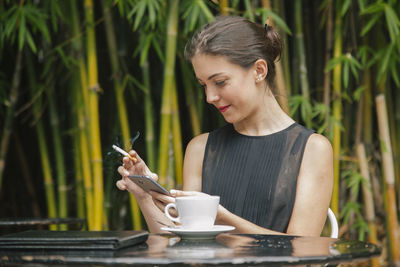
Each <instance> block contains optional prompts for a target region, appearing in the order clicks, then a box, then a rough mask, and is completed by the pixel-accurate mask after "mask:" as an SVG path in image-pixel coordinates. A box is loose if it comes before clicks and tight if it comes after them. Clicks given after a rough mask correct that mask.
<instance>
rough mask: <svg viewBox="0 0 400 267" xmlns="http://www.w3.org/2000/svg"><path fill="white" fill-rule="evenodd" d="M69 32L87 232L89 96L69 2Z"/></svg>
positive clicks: (76, 24)
mask: <svg viewBox="0 0 400 267" xmlns="http://www.w3.org/2000/svg"><path fill="white" fill-rule="evenodd" d="M69 10H70V21H71V31H72V34H73V36H76V37H75V38H73V41H72V47H73V52H74V54H75V57H76V59H77V62H78V75H79V83H80V85H77V86H74V88H77V90H76V94H75V101H76V103H77V104H76V105H77V107H78V108H77V123H78V133H77V135H78V137H77V138H78V139H79V146H80V148H79V153H80V158H81V161H82V175H83V185H84V191H85V207H86V209H85V210H86V220H87V226H88V229H89V230H92V229H93V225H94V216H93V212H94V207H93V201H94V197H93V182H92V169H91V164H90V153H89V151H90V149H89V141H88V137H89V129H88V125H87V121H88V120H89V108H88V106H89V100H88V98H89V96H88V90H87V88H88V83H87V74H86V64H85V61H84V57H83V54H84V53H83V46H82V41H81V38H80V31H79V19H78V11H77V6H76V1H75V0H71V1H69Z"/></svg>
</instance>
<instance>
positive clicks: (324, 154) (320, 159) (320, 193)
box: [287, 134, 333, 236]
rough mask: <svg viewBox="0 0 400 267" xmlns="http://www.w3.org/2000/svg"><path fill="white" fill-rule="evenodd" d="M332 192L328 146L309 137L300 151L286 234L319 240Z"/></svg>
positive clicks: (320, 138) (316, 137)
mask: <svg viewBox="0 0 400 267" xmlns="http://www.w3.org/2000/svg"><path fill="white" fill-rule="evenodd" d="M332 188H333V152H332V146H331V144H330V142H329V140H328V139H327V138H326V137H324V136H322V135H319V134H312V135H311V136H310V138H309V139H308V141H307V144H306V147H305V150H304V155H303V160H302V163H301V167H300V171H299V176H298V180H297V188H296V198H295V203H294V207H293V212H292V216H291V218H290V222H289V226H288V230H287V233H289V234H296V235H308V236H319V235H320V234H321V231H322V228H323V226H324V224H325V221H326V217H327V212H328V208H329V204H330V200H331V196H332Z"/></svg>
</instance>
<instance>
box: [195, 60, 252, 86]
mask: <svg viewBox="0 0 400 267" xmlns="http://www.w3.org/2000/svg"><path fill="white" fill-rule="evenodd" d="M192 65H193V69H194V72H195V73H196V77H197V78H198V79H200V80H207V79H208V78H209V77H210V76H213V75H215V74H217V73H221V74H222V73H223V74H227V75H237V74H239V73H241V72H244V71H245V69H244V68H242V67H241V66H239V65H237V64H234V63H232V62H231V61H229V60H228V59H227V58H226V57H224V56H214V55H208V54H197V55H195V56H194V57H193V58H192Z"/></svg>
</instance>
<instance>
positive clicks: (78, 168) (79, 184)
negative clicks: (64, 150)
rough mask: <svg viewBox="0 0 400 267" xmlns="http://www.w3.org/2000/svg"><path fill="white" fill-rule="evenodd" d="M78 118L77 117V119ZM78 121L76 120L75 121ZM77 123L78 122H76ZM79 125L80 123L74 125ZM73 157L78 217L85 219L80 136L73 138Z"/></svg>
mask: <svg viewBox="0 0 400 267" xmlns="http://www.w3.org/2000/svg"><path fill="white" fill-rule="evenodd" d="M76 117H77V116H75V118H76ZM75 120H76V119H75ZM76 121H77V120H76ZM74 124H75V125H77V124H78V123H77V122H76V123H74ZM73 147H74V149H73V151H74V152H73V153H74V155H73V157H74V167H75V168H74V173H75V194H76V200H75V201H76V216H77V217H78V218H85V191H84V187H83V174H82V168H83V166H82V159H81V154H80V152H79V149H80V146H79V135H78V134H74V136H73Z"/></svg>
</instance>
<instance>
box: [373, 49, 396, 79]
mask: <svg viewBox="0 0 400 267" xmlns="http://www.w3.org/2000/svg"><path fill="white" fill-rule="evenodd" d="M392 50H393V44H389V45H388V48H387V49H385V51H384V57H383V59H382V61H381V62H380V65H379V67H378V74H377V80H378V82H380V81H381V79H382V78H383V76H384V75H385V74H386V73H387V69H388V66H389V62H390V58H391V56H392Z"/></svg>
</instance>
